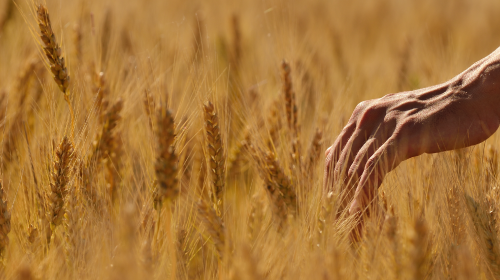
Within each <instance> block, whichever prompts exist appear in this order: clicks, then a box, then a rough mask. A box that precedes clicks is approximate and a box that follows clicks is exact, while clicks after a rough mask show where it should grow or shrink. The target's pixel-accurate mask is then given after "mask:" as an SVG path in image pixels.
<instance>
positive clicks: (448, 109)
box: [324, 49, 500, 214]
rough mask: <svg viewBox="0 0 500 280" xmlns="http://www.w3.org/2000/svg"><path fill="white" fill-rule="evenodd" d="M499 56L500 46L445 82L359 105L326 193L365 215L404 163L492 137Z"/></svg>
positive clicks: (330, 154) (332, 158)
mask: <svg viewBox="0 0 500 280" xmlns="http://www.w3.org/2000/svg"><path fill="white" fill-rule="evenodd" d="M499 58H500V55H499V50H498V49H497V50H496V51H495V52H494V53H492V54H491V55H489V56H488V57H486V58H484V59H482V60H481V61H479V62H477V63H475V64H474V65H472V66H471V67H470V68H469V69H467V70H466V71H465V72H463V73H462V74H460V75H458V76H457V77H455V78H454V79H452V80H450V81H449V82H446V83H444V84H441V85H438V86H434V87H430V88H426V89H421V90H416V91H411V92H402V93H396V94H389V95H386V96H384V97H382V98H379V99H373V100H368V101H363V102H361V103H359V104H358V105H357V106H356V108H355V109H354V112H353V113H352V116H351V118H350V119H349V121H348V123H347V125H346V126H345V127H344V129H343V130H342V132H341V133H340V135H339V136H338V137H337V139H336V140H335V142H334V143H333V145H332V146H331V147H330V148H328V150H327V151H326V165H325V183H324V184H325V185H324V187H325V192H329V191H335V192H337V193H339V194H342V195H341V196H340V199H341V207H344V208H345V207H349V213H350V214H355V213H359V212H360V211H362V210H365V209H368V208H366V207H367V206H368V205H369V204H370V203H371V202H372V201H374V199H375V198H376V194H377V188H378V186H380V184H381V183H382V181H383V179H384V177H385V175H386V174H387V173H388V172H390V171H391V170H393V169H394V168H396V167H397V166H398V165H399V164H400V163H401V162H402V161H404V160H406V159H409V158H412V157H415V156H418V155H421V154H423V153H437V152H442V151H447V150H453V149H459V148H463V147H467V146H471V145H475V144H478V143H480V142H483V141H484V140H486V139H487V138H488V137H490V136H491V135H492V134H493V133H494V132H495V131H496V130H497V128H498V126H499V124H500V118H499V116H500V59H499ZM334 186H339V188H340V189H336V190H334V189H333V187H334Z"/></svg>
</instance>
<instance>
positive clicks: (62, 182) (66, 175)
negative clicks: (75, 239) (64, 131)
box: [49, 136, 74, 231]
mask: <svg viewBox="0 0 500 280" xmlns="http://www.w3.org/2000/svg"><path fill="white" fill-rule="evenodd" d="M73 152H74V149H73V144H72V143H71V141H70V140H69V138H68V137H66V136H65V137H64V138H63V140H62V141H61V143H60V144H59V147H58V148H57V150H56V154H55V156H56V158H55V160H54V170H53V172H52V174H51V178H52V180H51V183H50V197H49V200H50V213H49V217H50V227H51V230H52V231H53V230H54V229H55V227H56V226H58V225H59V224H60V223H61V218H62V217H63V215H64V211H63V207H64V200H65V199H66V196H67V195H68V191H69V186H68V183H69V180H70V176H71V171H72V161H73Z"/></svg>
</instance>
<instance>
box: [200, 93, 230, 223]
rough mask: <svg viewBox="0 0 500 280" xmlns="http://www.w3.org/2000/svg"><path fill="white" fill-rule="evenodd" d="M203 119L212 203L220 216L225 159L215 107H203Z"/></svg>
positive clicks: (208, 103) (209, 104) (206, 105)
mask: <svg viewBox="0 0 500 280" xmlns="http://www.w3.org/2000/svg"><path fill="white" fill-rule="evenodd" d="M203 112H204V118H205V132H206V143H207V155H208V160H207V164H208V167H209V168H208V169H209V170H210V175H211V178H212V187H213V190H212V202H213V204H214V209H216V212H217V215H221V210H222V209H221V208H222V205H223V203H222V202H223V197H222V196H223V192H224V184H225V182H224V181H225V170H224V168H225V161H226V159H225V157H224V150H223V149H224V148H223V146H222V138H221V130H220V123H219V117H218V116H217V113H216V111H215V106H214V105H213V104H212V102H210V101H208V102H207V103H205V104H204V106H203Z"/></svg>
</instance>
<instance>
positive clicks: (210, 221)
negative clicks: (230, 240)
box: [198, 199, 226, 259]
mask: <svg viewBox="0 0 500 280" xmlns="http://www.w3.org/2000/svg"><path fill="white" fill-rule="evenodd" d="M198 218H199V219H200V220H201V222H202V223H203V225H204V226H205V229H206V231H207V233H208V235H209V237H210V239H211V240H212V242H213V244H214V246H215V249H216V251H217V254H218V256H219V258H221V259H222V258H223V257H224V250H225V244H226V238H225V233H224V224H223V223H222V220H221V218H220V217H219V216H218V215H217V214H216V213H215V211H214V209H212V208H211V207H210V206H209V205H208V204H207V202H206V201H205V200H204V199H201V200H199V201H198Z"/></svg>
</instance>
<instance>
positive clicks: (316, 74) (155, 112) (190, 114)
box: [0, 0, 500, 279]
mask: <svg viewBox="0 0 500 280" xmlns="http://www.w3.org/2000/svg"><path fill="white" fill-rule="evenodd" d="M498 11H500V2H498V1H496V0H456V1H451V0H443V1H432V0H377V1H369V0H352V1H340V0H332V1H327V0H307V1H298V0H288V1H285V0H267V1H251V0H241V1H229V0H204V1H201V0H190V1H183V0H169V1H160V0H143V1H139V0H130V1H119V0H106V1H96V0H88V1H87V0H69V1H55V0H47V1H46V2H40V3H38V2H34V1H32V0H25V1H24V0H18V1H15V2H14V1H11V0H0V131H1V132H0V133H1V141H0V178H1V180H2V181H1V182H2V183H1V191H0V194H1V197H2V201H1V202H2V203H0V214H1V215H0V217H1V218H0V252H1V254H0V263H1V264H0V275H1V277H2V279H497V278H500V241H499V226H500V225H497V219H498V218H499V217H500V216H499V213H498V209H499V207H500V206H499V203H500V189H499V186H498V182H499V178H498V176H499V175H498V169H499V166H498V149H499V144H500V143H499V138H498V136H497V135H494V136H493V137H491V138H490V139H488V140H487V141H486V142H485V143H482V144H479V145H477V146H474V147H469V148H467V149H462V150H460V151H452V152H446V153H440V154H433V155H422V156H420V157H417V158H413V159H411V160H408V161H406V162H404V163H402V164H401V165H400V166H399V167H398V168H397V169H396V170H394V171H393V172H391V173H390V174H389V175H388V176H387V177H386V179H385V181H384V182H383V184H382V186H381V187H380V188H379V197H380V199H379V201H378V203H379V206H380V209H382V210H383V211H382V213H383V215H374V216H372V217H370V218H369V219H367V220H366V221H365V226H364V229H363V235H362V238H361V240H359V241H357V242H353V241H352V239H351V238H350V232H351V230H352V229H353V227H354V226H356V222H355V221H354V220H353V219H352V218H350V217H348V216H347V215H345V212H343V210H342V209H340V208H339V203H338V201H337V198H338V197H339V195H340V193H339V191H338V190H337V189H334V190H333V191H332V192H330V193H329V194H328V195H324V193H323V180H324V178H323V175H324V174H323V173H324V160H325V159H324V151H325V149H326V148H327V147H328V146H329V145H331V144H332V143H333V141H334V140H335V137H336V136H337V134H338V133H339V132H340V131H341V129H342V128H343V126H344V125H345V124H346V122H347V121H348V119H349V117H350V114H351V112H352V110H353V109H354V107H355V106H356V104H358V103H359V102H361V101H363V100H366V99H373V98H379V97H382V96H384V95H385V94H388V93H394V92H399V91H406V90H412V89H417V88H421V87H426V86H430V85H434V84H437V83H441V82H444V81H446V80H448V79H450V78H452V77H453V76H455V75H456V74H458V73H460V72H461V71H463V70H464V69H466V68H467V67H468V66H469V65H471V64H472V63H473V62H475V61H477V60H479V59H480V58H482V57H484V56H486V55H487V54H489V53H490V52H492V51H493V50H494V49H496V48H497V47H498V46H500V37H499V34H500V17H498ZM337 216H338V217H337Z"/></svg>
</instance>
